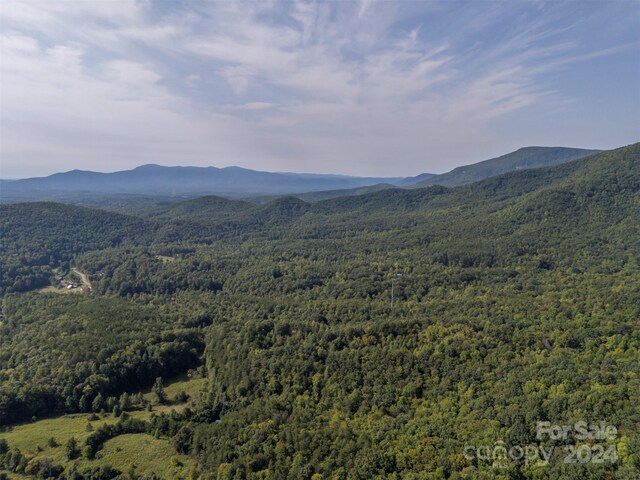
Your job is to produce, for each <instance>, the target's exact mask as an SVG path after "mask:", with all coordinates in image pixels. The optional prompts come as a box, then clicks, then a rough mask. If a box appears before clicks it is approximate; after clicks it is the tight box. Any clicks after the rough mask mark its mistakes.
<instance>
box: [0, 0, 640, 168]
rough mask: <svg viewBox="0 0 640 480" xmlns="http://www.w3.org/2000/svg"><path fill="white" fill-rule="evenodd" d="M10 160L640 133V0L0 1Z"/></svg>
mask: <svg viewBox="0 0 640 480" xmlns="http://www.w3.org/2000/svg"><path fill="white" fill-rule="evenodd" d="M0 35H1V41H0V42H1V43H0V177H1V178H23V177H30V176H42V175H48V174H51V173H54V172H59V171H67V170H71V169H76V168H78V169H83V170H95V171H116V170H123V169H129V168H133V167H135V166H138V165H141V164H148V163H156V164H161V165H197V166H205V165H213V166H217V167H223V166H229V165H239V166H242V167H246V168H253V169H257V170H267V171H294V172H316V173H340V174H351V175H360V176H373V175H375V176H408V175H416V174H419V173H423V172H431V173H441V172H445V171H448V170H451V169H452V168H454V167H456V166H459V165H463V164H469V163H475V162H477V161H481V160H484V159H487V158H491V157H494V156H498V155H502V154H505V153H508V152H510V151H513V150H516V149H518V148H520V147H523V146H529V145H546V146H570V147H583V148H601V149H607V148H615V147H618V146H623V145H626V144H630V143H634V142H637V141H639V140H640V87H639V85H640V1H637V0H630V1H570V2H561V1H550V2H543V1H531V2H529V1H512V2H492V1H480V0H476V1H470V2H465V1H442V2H441V1H411V2H410V1H402V2H401V1H396V2H377V1H371V0H363V1H360V2H355V1H354V2H349V1H340V2H337V1H334V2H269V1H262V2H257V1H253V2H247V3H242V2H223V1H219V2H197V1H151V0H148V1H138V0H94V1H86V2H85V1H80V0H57V1H49V0H47V1H21V0H10V1H2V2H0Z"/></svg>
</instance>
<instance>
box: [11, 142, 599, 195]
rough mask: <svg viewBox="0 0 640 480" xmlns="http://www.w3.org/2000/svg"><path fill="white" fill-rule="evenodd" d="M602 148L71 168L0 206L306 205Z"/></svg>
mask: <svg viewBox="0 0 640 480" xmlns="http://www.w3.org/2000/svg"><path fill="white" fill-rule="evenodd" d="M599 152H600V150H586V149H579V148H565V147H524V148H521V149H519V150H517V151H515V152H511V153H508V154H506V155H503V156H501V157H497V158H493V159H489V160H485V161H482V162H479V163H475V164H472V165H466V166H462V167H458V168H455V169H454V170H452V171H450V172H448V173H444V174H441V175H434V174H430V173H423V174H420V175H417V176H414V177H405V178H402V177H391V178H378V177H354V176H347V175H331V174H311V173H287V172H263V171H257V170H250V169H246V168H242V167H235V166H234V167H224V168H217V167H165V166H160V165H154V164H147V165H141V166H139V167H136V168H134V169H132V170H123V171H117V172H112V173H101V172H93V171H86V170H71V171H68V172H62V173H55V174H53V175H50V176H47V177H36V178H26V179H21V180H11V181H8V180H3V181H0V202H2V203H13V202H22V201H35V200H55V201H63V202H65V201H66V202H69V203H80V204H83V203H87V200H91V201H93V202H96V201H97V202H100V201H101V200H100V199H101V198H103V197H107V196H118V195H120V196H124V195H139V196H145V195H146V196H155V197H165V198H169V197H185V198H189V197H191V198H193V197H198V196H204V195H217V196H225V197H236V198H250V197H252V198H256V199H257V201H258V203H262V202H261V201H260V199H261V197H262V200H263V201H264V200H268V198H269V197H273V196H279V195H295V196H298V197H299V198H302V199H304V200H305V201H319V200H323V199H329V198H335V197H340V196H351V195H361V194H366V193H369V192H373V191H379V190H385V189H388V188H394V187H396V188H397V187H400V188H422V187H427V186H431V185H441V186H447V187H451V186H458V185H464V184H467V183H472V182H476V181H479V180H483V179H485V178H489V177H493V176H496V175H500V174H503V173H508V172H511V171H515V170H520V169H528V168H539V167H545V166H552V165H557V164H560V163H565V162H569V161H571V160H576V159H579V158H583V157H586V156H589V155H593V154H595V153H599Z"/></svg>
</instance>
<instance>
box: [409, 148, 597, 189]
mask: <svg viewBox="0 0 640 480" xmlns="http://www.w3.org/2000/svg"><path fill="white" fill-rule="evenodd" d="M600 152H602V150H586V149H583V148H567V147H523V148H520V149H518V150H516V151H515V152H511V153H507V154H506V155H502V156H500V157H496V158H491V159H489V160H485V161H483V162H478V163H474V164H471V165H463V166H461V167H457V168H454V169H453V170H451V171H450V172H447V173H443V174H441V175H433V176H430V177H428V178H426V179H420V181H418V182H415V183H413V184H411V185H410V186H411V187H412V188H420V187H427V186H429V185H441V186H443V187H455V186H458V185H465V184H467V183H472V182H477V181H479V180H483V179H485V178H489V177H495V176H496V175H500V174H503V173H507V172H513V171H515V170H522V169H527V168H539V167H550V166H552V165H558V164H560V163H565V162H570V161H571V160H577V159H579V158H583V157H587V156H589V155H594V154H596V153H600ZM416 178H418V177H416Z"/></svg>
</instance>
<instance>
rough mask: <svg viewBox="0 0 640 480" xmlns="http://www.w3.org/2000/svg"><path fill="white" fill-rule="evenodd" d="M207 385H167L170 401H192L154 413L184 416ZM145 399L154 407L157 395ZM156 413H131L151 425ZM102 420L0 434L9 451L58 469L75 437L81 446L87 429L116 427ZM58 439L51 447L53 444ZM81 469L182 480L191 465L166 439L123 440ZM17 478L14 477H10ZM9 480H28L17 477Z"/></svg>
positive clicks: (27, 426)
mask: <svg viewBox="0 0 640 480" xmlns="http://www.w3.org/2000/svg"><path fill="white" fill-rule="evenodd" d="M205 381H206V380H205V379H203V378H194V379H191V378H189V377H188V376H186V375H184V376H181V377H177V378H175V379H172V380H171V381H168V382H167V384H166V387H165V391H166V393H167V396H168V398H169V399H170V400H173V399H174V398H175V396H176V395H177V394H178V393H179V392H181V391H184V392H186V393H187V395H189V400H188V401H187V402H184V403H175V402H172V403H170V404H167V405H156V404H154V405H153V409H152V412H155V413H159V412H168V411H171V410H182V409H184V408H185V407H187V406H188V405H191V404H193V403H194V401H196V400H197V399H198V396H199V391H200V389H201V388H202V387H203V386H204V382H205ZM144 396H145V398H146V399H148V400H150V401H152V402H153V400H154V395H153V394H152V393H151V392H150V391H146V392H144ZM152 412H148V411H146V410H136V411H132V412H129V415H130V416H131V417H133V418H140V419H142V420H148V419H149V417H150V416H151V413H152ZM98 417H99V419H98V420H95V421H92V422H90V421H89V414H86V413H83V414H73V415H64V416H60V417H54V418H45V419H42V420H38V421H35V422H30V423H24V424H20V425H15V426H13V427H11V428H10V430H9V431H7V432H0V438H4V439H6V440H7V442H8V443H9V445H10V446H11V447H17V448H19V449H20V451H21V452H22V453H23V454H25V455H26V456H28V457H43V456H49V457H51V459H52V460H53V462H54V463H55V464H59V465H64V466H66V467H67V468H69V467H70V466H71V463H72V462H69V461H68V460H67V458H66V456H65V452H64V445H65V444H66V442H67V441H68V440H69V439H70V438H71V437H75V438H76V439H77V440H78V443H79V444H80V445H82V444H83V443H84V441H85V439H86V438H87V437H88V436H89V435H90V434H91V431H89V430H88V428H87V425H89V424H91V426H92V428H93V429H95V428H97V427H99V426H100V425H102V424H103V423H108V424H111V423H115V422H117V421H118V419H117V418H115V417H114V416H113V415H112V414H106V415H104V416H101V415H98ZM51 438H53V439H55V442H54V444H53V445H52V444H50V441H49V440H50V439H51ZM74 462H75V463H77V465H78V466H79V467H80V468H81V469H82V468H86V467H91V466H101V465H111V466H112V467H114V468H117V469H118V470H120V471H122V472H124V473H128V472H129V470H130V469H131V467H132V466H134V465H135V471H136V473H137V474H139V475H147V474H150V473H152V472H153V473H156V474H157V475H159V476H160V477H161V478H164V479H178V478H183V477H185V478H186V476H187V473H188V472H189V471H190V470H191V468H192V466H193V463H192V462H191V460H190V459H189V457H186V456H184V455H178V454H176V452H175V451H174V450H173V448H172V447H171V445H170V444H169V440H168V439H167V438H159V439H156V438H154V437H152V436H151V435H147V434H128V435H121V436H118V437H116V438H113V439H111V440H109V441H107V442H106V443H105V445H104V447H103V449H102V450H101V451H100V452H99V453H98V456H97V458H96V459H95V460H87V459H85V458H79V459H77V460H74ZM11 475H14V474H11ZM11 475H10V476H9V478H28V477H19V476H15V475H14V477H12V476H11Z"/></svg>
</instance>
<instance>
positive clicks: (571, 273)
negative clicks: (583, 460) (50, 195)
mask: <svg viewBox="0 0 640 480" xmlns="http://www.w3.org/2000/svg"><path fill="white" fill-rule="evenodd" d="M15 208H17V209H20V208H26V207H15ZM30 208H32V209H34V210H35V211H37V210H38V209H43V208H44V210H43V211H46V210H47V209H54V210H55V206H52V205H51V204H46V205H45V206H44V207H43V205H39V206H33V207H30ZM58 208H60V209H61V210H62V211H64V210H65V209H66V208H67V207H64V206H59V207H58ZM89 212H90V211H89ZM81 213H82V215H86V214H87V211H85V210H82V211H81ZM3 214H4V215H6V216H8V217H9V218H14V215H13V213H12V211H11V207H5V210H3ZM101 214H102V213H101V212H97V213H96V214H95V215H96V217H100V215H101ZM33 215H35V216H33V218H32V222H33V223H32V224H30V227H29V229H27V230H22V231H21V230H20V229H19V228H18V229H17V230H16V231H15V232H12V233H11V239H12V240H11V242H12V244H13V245H14V246H13V247H11V248H12V250H11V252H12V253H11V255H13V257H11V258H14V257H15V258H18V259H19V258H21V256H23V255H24V256H28V255H29V253H28V251H27V250H29V249H24V250H23V249H21V248H20V247H19V246H20V245H21V244H22V243H21V242H24V244H28V242H27V239H26V238H24V236H25V235H27V234H29V233H30V232H32V231H34V232H36V231H37V232H40V230H39V228H41V226H42V224H41V223H39V222H42V220H41V219H39V218H40V217H39V216H38V215H36V214H35V213H34V214H33ZM149 216H150V217H152V218H151V219H150V220H145V221H143V220H139V219H134V218H132V217H124V218H125V219H127V220H126V221H124V224H125V225H133V226H134V227H133V230H131V231H136V229H138V230H139V231H141V232H142V233H143V234H142V235H141V236H139V237H138V236H137V235H134V237H136V238H134V239H131V241H129V240H126V241H125V240H122V242H120V243H119V242H114V241H110V242H106V243H104V244H99V245H93V246H92V247H91V248H87V249H84V250H83V249H76V250H73V249H72V250H70V252H69V253H68V254H66V253H65V254H64V255H66V256H64V255H62V256H59V257H56V261H57V262H64V261H66V262H73V264H74V265H78V266H79V267H80V268H81V269H82V270H83V271H86V272H88V274H89V276H90V278H91V279H92V284H93V285H94V291H93V292H92V293H91V294H89V295H82V296H60V295H48V294H41V293H28V294H9V295H5V297H4V299H3V319H2V324H1V326H0V386H2V391H1V393H0V422H3V421H4V422H5V423H6V422H15V421H16V420H19V419H22V418H25V416H31V415H44V414H48V413H54V412H63V411H77V410H82V411H86V412H90V411H97V410H99V409H102V408H104V409H105V410H107V411H112V410H113V411H114V412H115V413H120V412H123V411H124V412H125V414H123V415H121V416H120V420H119V421H118V422H117V423H116V424H110V425H104V426H100V427H96V428H95V430H94V431H93V432H91V433H90V434H89V435H88V436H87V437H86V438H87V441H86V443H85V446H84V448H83V453H84V455H85V456H86V457H87V458H91V459H93V458H94V457H96V455H97V453H98V452H99V451H100V450H101V449H104V448H106V446H107V445H108V444H109V442H110V441H112V440H114V439H115V438H116V436H117V437H121V436H124V435H140V434H141V433H142V432H145V433H148V434H150V435H153V436H154V437H156V439H160V438H162V439H165V441H166V440H168V439H170V442H171V444H172V446H173V448H174V450H175V453H176V454H185V453H187V452H189V454H190V455H192V457H193V458H194V459H195V460H196V461H197V464H198V468H199V469H200V470H201V471H202V472H204V474H205V478H207V477H206V475H209V477H210V478H215V477H216V476H217V477H218V478H242V479H264V478H278V479H281V478H282V479H288V478H291V479H296V480H297V479H311V478H314V480H315V478H320V477H321V478H344V479H347V478H348V479H376V478H379V479H382V478H391V479H393V478H398V479H400V478H404V479H426V478H532V479H537V478H564V479H578V478H632V475H633V474H634V472H635V471H637V470H638V469H639V468H640V443H639V442H640V440H639V436H638V434H639V432H640V411H639V410H638V402H637V399H638V398H640V334H639V332H640V329H639V325H638V321H639V319H640V144H639V145H633V146H630V147H627V148H624V149H618V150H615V151H611V152H606V153H602V154H598V155H595V156H592V157H589V158H588V159H585V160H581V161H576V162H571V163H565V164H562V165H559V166H556V167H552V168H543V169H536V170H523V171H517V172H512V173H509V174H506V175H502V176H500V177H495V178H490V179H486V180H483V181H481V182H478V183H474V184H470V185H467V186H462V187H455V188H444V187H429V188H425V189H416V190H411V191H406V190H400V189H384V190H381V191H377V192H374V193H370V194H365V195H359V196H352V197H344V198H334V199H330V200H326V201H320V202H317V203H314V204H309V203H306V202H304V201H302V200H299V199H294V198H291V197H286V198H282V199H278V200H277V201H273V202H270V203H268V204H266V205H248V204H245V203H242V202H224V201H220V199H217V198H205V199H200V200H198V201H194V202H185V203H182V204H177V205H175V204H174V205H167V206H166V207H162V208H161V207H159V208H158V209H156V210H154V211H153V212H152V213H150V214H149ZM110 218H111V217H110ZM117 219H118V222H120V221H122V218H121V216H119V217H117ZM14 222H15V220H14ZM88 222H89V223H87V232H88V233H87V235H88V237H87V238H91V231H92V229H93V228H97V227H95V226H91V225H92V223H91V221H89V220H88ZM39 225H40V226H39ZM45 225H46V223H45ZM119 225H120V224H119ZM112 227H113V225H111V226H110V227H109V228H112ZM118 228H120V227H117V228H116V230H118ZM127 228H128V227H127ZM126 231H129V230H126ZM40 235H41V236H42V238H39V237H38V235H35V236H34V246H35V247H34V251H36V250H38V249H40V250H42V249H43V248H44V247H46V248H49V247H48V246H47V245H49V243H47V236H46V235H45V234H43V233H41V234H40ZM127 242H128V243H127ZM46 248H45V250H46ZM60 248H61V247H60V246H56V247H55V248H54V250H55V249H60ZM42 251H44V250H42ZM47 251H48V250H47ZM52 251H53V250H52ZM62 253H64V252H62ZM3 257H7V258H6V259H3V261H6V262H10V261H14V260H15V258H14V260H9V259H8V257H9V255H4V252H3ZM47 258H48V257H47ZM58 258H60V260H58ZM45 260H46V259H45ZM45 260H42V261H41V259H39V260H37V261H36V262H32V263H33V266H41V267H43V268H51V267H52V266H54V264H52V263H50V262H49V261H45ZM54 263H55V262H54ZM30 268H31V267H30ZM398 273H402V276H401V277H398V276H397V274H398ZM12 278H13V277H12ZM392 278H393V279H396V283H395V290H394V294H395V298H396V303H395V305H394V307H393V308H392V307H391V305H390V302H389V300H390V293H391V279H392ZM7 291H8V290H7ZM203 350H204V354H203ZM202 354H203V358H204V363H205V366H204V367H202V368H203V370H202V371H204V372H205V373H206V376H207V389H206V391H205V392H204V394H203V395H202V397H201V398H198V400H199V402H198V403H197V405H196V406H192V405H190V406H189V408H185V409H184V410H183V411H182V412H181V413H176V412H174V413H172V414H165V413H164V412H162V413H160V414H159V415H154V416H153V417H152V418H151V419H150V421H149V422H148V423H145V422H142V423H140V422H136V419H135V418H128V414H126V411H127V410H130V409H132V408H141V407H142V406H143V405H144V403H145V401H146V400H145V399H144V398H142V397H140V396H137V395H130V394H128V393H127V392H132V391H136V390H137V388H136V387H137V386H139V385H140V384H144V385H146V386H149V387H150V386H151V385H152V384H153V383H154V380H156V384H155V386H154V387H153V388H152V391H151V392H150V393H149V394H147V395H152V394H155V395H156V396H157V397H158V400H160V399H161V398H162V399H164V400H165V401H168V400H167V399H168V398H174V395H175V394H176V393H178V392H177V391H174V392H168V391H165V388H164V387H163V385H162V382H161V381H160V382H158V381H157V379H158V378H159V377H164V378H166V377H167V376H168V375H172V374H176V373H179V372H184V371H186V370H188V369H189V368H194V367H196V366H197V365H198V364H199V362H200V361H201V358H200V357H201V355H202ZM169 395H170V396H169ZM149 398H151V397H149ZM192 408H193V410H192ZM539 420H548V421H551V422H553V423H559V424H567V423H572V422H575V421H578V420H587V421H590V422H591V421H593V422H597V421H600V420H605V421H607V422H608V423H611V424H613V425H615V426H616V427H617V428H618V430H619V437H618V438H617V439H616V447H617V448H618V450H619V452H620V461H619V462H617V463H614V464H611V463H609V464H593V463H592V464H584V465H582V464H575V465H565V464H563V463H562V459H561V458H560V459H557V458H554V459H553V461H552V463H551V465H549V466H548V467H545V469H544V470H536V469H532V468H531V467H530V466H528V465H526V464H524V463H523V462H517V461H516V462H511V463H510V464H509V465H508V466H507V467H506V468H505V469H504V470H496V469H494V468H493V467H492V465H491V463H488V462H485V461H481V460H470V459H468V458H466V457H465V456H464V447H465V446H466V445H493V444H494V443H495V442H496V441H498V440H500V441H504V442H505V443H506V444H508V445H529V444H536V445H537V444H538V443H539V441H538V439H536V437H535V427H536V422H537V421H539ZM113 421H115V420H113ZM146 436H149V435H146ZM45 438H46V437H45ZM59 438H60V437H59ZM136 438H138V437H136ZM149 438H151V437H149ZM105 442H106V443H105ZM43 444H44V443H43ZM6 449H9V447H8V446H7V447H6V448H5V450H6ZM98 456H99V455H98ZM14 457H15V458H14ZM99 460H100V459H99V458H97V459H95V460H86V461H87V462H97V461H99ZM3 461H4V462H5V464H6V465H7V470H10V471H12V472H15V471H24V470H25V469H26V468H27V465H26V464H25V462H27V460H23V459H21V458H20V456H19V455H18V454H17V453H16V451H15V449H9V450H8V451H7V452H5V455H4V460H3ZM29 461H31V460H30V459H29ZM82 461H85V460H82ZM9 466H11V468H9ZM45 467H46V465H45ZM29 468H32V469H36V468H37V469H40V468H42V465H40V464H38V466H37V467H36V465H35V463H34V464H33V465H31V466H30V467H29ZM20 469H21V470H20Z"/></svg>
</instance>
